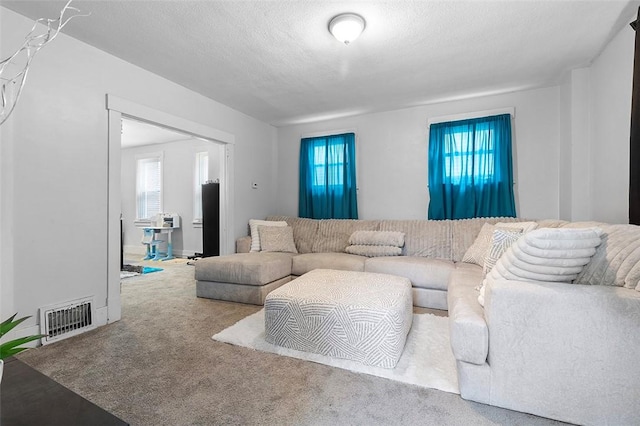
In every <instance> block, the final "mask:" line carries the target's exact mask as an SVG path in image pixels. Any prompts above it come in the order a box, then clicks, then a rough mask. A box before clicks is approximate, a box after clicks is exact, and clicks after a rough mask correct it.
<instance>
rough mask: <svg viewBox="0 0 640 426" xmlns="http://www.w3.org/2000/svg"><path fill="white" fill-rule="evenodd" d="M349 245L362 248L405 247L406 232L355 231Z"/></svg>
mask: <svg viewBox="0 0 640 426" xmlns="http://www.w3.org/2000/svg"><path fill="white" fill-rule="evenodd" d="M349 244H351V245H361V246H393V247H402V246H404V232H396V231H354V232H353V234H351V236H350V237H349Z"/></svg>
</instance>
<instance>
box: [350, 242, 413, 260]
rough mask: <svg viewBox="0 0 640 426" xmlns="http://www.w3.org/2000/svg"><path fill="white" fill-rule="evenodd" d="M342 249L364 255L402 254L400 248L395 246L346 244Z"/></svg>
mask: <svg viewBox="0 0 640 426" xmlns="http://www.w3.org/2000/svg"><path fill="white" fill-rule="evenodd" d="M344 251H345V252H347V253H349V254H357V255H359V256H366V257H381V256H400V255H401V254H402V249H401V248H400V247H396V246H370V245H361V244H352V245H350V246H347V248H346V249H344Z"/></svg>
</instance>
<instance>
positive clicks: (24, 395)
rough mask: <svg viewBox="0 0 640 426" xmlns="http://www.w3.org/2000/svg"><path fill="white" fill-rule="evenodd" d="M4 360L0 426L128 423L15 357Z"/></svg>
mask: <svg viewBox="0 0 640 426" xmlns="http://www.w3.org/2000/svg"><path fill="white" fill-rule="evenodd" d="M4 361H5V364H4V373H3V377H2V386H1V389H0V425H2V426H22V425H25V426H27V425H28V426H38V425H43V426H44V425H47V426H48V425H54V426H55V425H64V426H74V425H78V426H84V425H91V426H101V425H104V426H107V425H118V426H121V425H127V424H128V423H126V422H124V421H123V420H121V419H119V418H118V417H116V416H114V415H113V414H111V413H109V412H107V411H105V410H103V409H102V408H100V407H98V406H97V405H95V404H94V403H92V402H90V401H88V400H86V399H84V398H83V397H81V396H80V395H78V394H77V393H74V392H72V391H70V390H69V389H67V388H65V387H64V386H62V385H61V384H60V383H57V382H56V381H54V380H52V379H50V378H49V377H47V376H45V375H44V374H42V373H40V372H39V371H37V370H34V369H33V368H31V367H29V366H28V365H27V364H25V363H23V362H22V361H20V360H18V359H16V358H8V359H5V360H4Z"/></svg>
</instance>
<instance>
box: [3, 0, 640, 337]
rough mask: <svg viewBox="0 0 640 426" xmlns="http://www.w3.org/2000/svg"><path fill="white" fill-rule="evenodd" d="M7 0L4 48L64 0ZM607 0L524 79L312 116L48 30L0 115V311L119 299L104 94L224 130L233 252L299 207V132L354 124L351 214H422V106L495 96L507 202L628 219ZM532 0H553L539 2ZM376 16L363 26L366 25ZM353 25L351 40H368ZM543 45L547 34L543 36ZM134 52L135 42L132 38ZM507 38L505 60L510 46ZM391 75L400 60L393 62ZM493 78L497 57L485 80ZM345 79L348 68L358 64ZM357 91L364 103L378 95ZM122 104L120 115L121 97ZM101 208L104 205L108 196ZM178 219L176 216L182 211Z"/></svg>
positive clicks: (442, 112) (626, 74)
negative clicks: (509, 181)
mask: <svg viewBox="0 0 640 426" xmlns="http://www.w3.org/2000/svg"><path fill="white" fill-rule="evenodd" d="M5 3H6V4H5ZM11 3H12V2H4V1H2V3H0V5H2V7H1V8H0V19H1V27H0V28H1V29H0V31H1V39H2V44H1V45H0V49H1V52H2V57H7V56H9V55H10V54H11V53H12V52H13V50H14V49H15V48H16V47H17V46H20V45H21V44H22V42H23V40H24V37H25V35H26V34H27V33H29V31H30V30H31V28H32V26H33V21H34V19H37V18H40V17H53V16H56V15H57V13H59V10H60V8H61V7H58V6H61V5H62V6H63V5H64V2H62V3H61V2H56V4H55V5H54V6H52V7H49V6H47V7H46V8H45V7H44V6H42V8H41V9H40V11H37V10H36V16H30V17H26V16H23V15H21V14H19V13H17V12H15V11H14V10H17V9H19V7H20V3H21V2H16V4H14V5H12V4H11ZM25 3H33V4H36V5H37V3H36V2H25ZM78 3H79V4H81V6H79V5H78V7H79V8H80V9H82V11H83V12H84V11H87V12H89V11H90V12H91V13H92V15H91V16H90V17H87V18H80V17H78V18H76V20H75V21H71V23H70V24H69V25H70V28H72V25H73V24H74V23H75V22H77V21H78V20H81V19H86V20H93V19H96V20H99V9H98V8H99V7H107V6H105V5H99V4H96V6H95V8H94V7H93V6H92V3H91V2H85V3H81V2H78ZM568 3H572V4H573V6H571V7H573V8H574V9H573V10H574V11H575V12H576V17H575V19H576V20H577V21H580V20H581V19H583V18H580V17H579V16H580V13H582V8H583V6H582V5H581V2H568ZM603 4H604V5H606V6H602V5H603ZM608 4H609V3H608V2H601V3H600V5H599V6H597V2H596V6H594V7H596V8H597V7H605V9H606V10H607V11H610V10H613V12H608V13H599V14H600V15H601V16H600V19H602V21H601V20H599V19H597V17H596V16H594V15H597V14H598V13H596V14H593V13H591V14H589V15H588V16H589V20H587V21H586V22H581V23H580V22H566V23H565V24H566V26H565V27H564V30H565V31H567V32H571V31H572V26H574V25H575V26H576V27H577V28H576V29H575V31H577V32H580V34H583V33H585V32H591V33H596V34H597V39H596V40H595V42H594V43H595V44H594V45H592V46H589V48H588V49H586V50H585V52H586V53H585V56H584V57H582V58H577V59H576V60H578V59H579V61H577V62H576V63H575V64H574V66H572V67H570V68H567V69H565V70H564V72H562V73H557V74H554V75H553V76H551V77H550V78H549V79H548V80H547V81H545V82H544V83H541V84H540V85H539V86H537V87H532V86H526V85H524V84H518V83H519V82H513V83H512V84H511V86H510V87H509V88H505V87H503V86H500V87H498V85H497V83H496V85H495V88H493V90H491V88H490V87H477V86H474V85H473V84H472V83H466V82H460V85H459V86H460V89H459V90H458V91H457V92H456V93H449V94H442V95H441V96H440V97H434V98H429V99H427V97H425V100H424V101H423V102H417V101H415V102H414V104H413V105H408V104H402V105H398V106H397V107H390V108H386V109H385V108H379V109H377V110H375V111H369V110H367V109H362V110H358V111H355V113H354V109H353V108H351V110H350V111H345V110H339V111H323V112H322V113H323V114H321V113H320V112H318V113H317V114H315V116H316V117H319V116H324V119H322V120H313V119H311V118H308V119H305V117H303V116H296V117H291V120H290V121H286V120H282V121H279V119H275V118H273V119H264V120H261V119H257V118H254V117H252V116H251V115H249V114H247V113H244V112H241V111H238V110H236V109H234V108H232V107H230V106H227V104H226V103H225V101H224V100H218V101H216V100H213V99H211V98H209V97H206V96H205V95H203V94H201V93H198V92H197V91H194V90H189V89H188V88H186V87H187V85H186V84H184V83H183V84H178V83H175V82H172V81H170V80H169V79H168V78H165V77H161V76H160V71H158V72H157V73H154V72H153V70H151V71H149V70H146V69H144V68H142V67H141V66H138V65H134V64H133V61H127V60H124V59H121V58H118V57H117V56H115V55H114V54H111V53H108V51H109V50H108V49H105V50H100V49H97V48H95V47H93V46H92V45H90V44H88V43H85V42H83V41H80V40H78V39H76V38H73V37H70V36H68V35H66V34H61V35H60V36H59V37H58V38H57V39H56V40H55V41H53V42H52V43H51V45H50V46H47V47H46V48H45V49H43V50H42V51H41V52H39V53H38V55H37V57H36V59H35V60H34V62H33V64H32V67H31V70H30V72H29V77H28V80H27V82H26V84H25V88H24V92H23V95H22V98H21V99H20V102H19V103H18V105H17V107H16V109H15V111H14V113H13V115H12V116H11V117H10V119H9V120H7V121H6V122H5V123H4V124H3V125H2V127H1V129H0V130H1V132H2V133H1V134H0V135H1V139H2V144H1V148H0V149H1V150H2V151H1V158H2V163H1V165H0V173H1V174H0V176H1V178H0V183H1V186H0V191H1V199H2V210H1V211H0V235H1V236H2V238H1V241H2V242H1V246H0V259H2V260H1V262H2V263H1V265H2V267H1V270H0V274H1V275H0V278H1V283H2V286H1V287H2V292H1V296H2V300H1V303H0V313H1V314H2V317H3V318H5V317H8V316H9V315H11V314H12V313H14V312H19V313H20V315H30V316H32V318H31V319H30V320H28V321H27V322H25V323H24V324H23V327H21V328H20V330H18V331H19V332H20V333H21V334H25V335H26V334H34V333H39V313H38V310H39V309H40V308H41V307H43V306H47V305H51V304H55V303H59V302H61V301H66V300H74V299H78V298H81V297H85V296H87V295H92V296H94V297H95V301H96V305H97V306H96V307H97V311H96V315H97V318H96V319H97V321H96V322H97V325H105V324H107V323H113V322H116V321H118V320H119V319H120V316H121V301H120V295H119V291H116V290H117V289H119V285H120V283H119V280H118V279H115V280H114V279H113V277H112V276H111V275H110V274H111V269H112V268H113V262H112V258H113V253H114V249H116V248H117V244H113V241H114V240H113V238H114V234H115V235H116V237H115V238H117V232H116V231H115V230H116V229H117V227H116V226H115V224H116V223H117V222H114V218H116V217H117V215H119V208H115V207H114V205H117V204H119V201H120V200H119V198H112V197H117V196H115V195H113V192H114V191H115V190H114V188H112V186H113V185H112V181H111V180H110V179H111V178H112V175H113V170H112V169H111V167H112V166H113V161H111V160H112V157H111V155H112V152H111V151H110V149H111V148H110V145H109V132H110V130H111V131H112V132H113V128H114V127H112V126H113V125H114V124H113V123H111V122H110V121H109V113H108V111H110V110H108V109H107V108H105V95H110V96H112V97H117V98H119V99H126V100H129V101H130V102H131V103H132V104H134V105H136V106H142V107H144V108H149V109H153V110H154V111H160V112H162V113H164V114H167V115H170V116H171V117H178V118H179V119H181V120H184V121H188V122H189V123H198V124H200V125H203V126H206V127H207V128H209V129H214V130H217V131H219V132H222V133H224V134H227V135H232V138H231V139H230V140H229V143H228V144H227V145H232V152H231V163H230V170H229V173H230V175H229V179H228V181H229V186H230V188H232V191H231V192H230V194H229V200H230V205H231V208H232V211H231V212H230V214H229V221H228V223H227V228H228V240H227V241H226V244H224V245H223V252H224V253H232V252H233V251H234V241H235V239H236V238H239V237H243V236H245V235H247V224H248V222H249V220H250V219H257V218H259V219H263V218H265V217H267V216H268V215H272V214H283V215H290V216H296V215H297V213H298V209H297V182H298V155H299V149H298V145H299V142H300V138H301V137H303V136H306V135H312V134H317V133H321V132H331V131H340V130H353V131H355V132H356V134H357V138H358V140H357V167H358V183H359V193H358V201H359V210H360V218H362V219H424V218H426V211H427V206H428V202H429V197H428V188H427V146H428V143H427V141H428V123H429V120H431V119H434V118H438V117H448V116H452V117H453V116H458V115H460V114H466V113H474V112H485V111H494V110H499V109H503V108H513V111H514V170H515V174H514V175H515V177H516V179H515V188H516V194H517V195H516V201H517V211H518V216H519V217H523V218H536V219H543V218H555V219H565V220H572V221H577V220H598V221H603V222H609V223H627V222H628V216H627V214H628V192H627V188H628V175H629V164H628V162H629V121H630V113H629V111H630V108H629V106H630V104H631V82H632V72H633V43H634V32H633V30H631V28H630V27H629V25H628V24H629V23H630V22H631V21H633V20H634V19H635V13H636V9H637V6H638V3H637V2H612V3H611V5H612V6H608ZM37 7H38V6H34V8H37ZM326 7H327V12H326V14H328V15H332V14H333V12H334V11H335V10H334V9H340V10H342V9H343V7H342V6H340V5H335V4H334V5H329V6H326ZM354 7H355V6H354ZM469 7H471V5H469ZM475 7H478V6H477V5H476V6H475ZM540 7H541V8H544V7H552V4H551V2H549V3H541V4H540ZM611 8H612V9H611ZM32 10H33V8H32ZM243 10H244V9H243ZM50 11H53V13H51V12H50ZM598 12H601V10H598ZM585 13H586V12H585ZM542 16H544V14H542ZM467 18H468V16H467ZM523 20H524V22H526V19H523ZM603 21H605V22H606V24H602V22H603ZM536 23H538V24H539V23H540V22H539V21H536ZM326 24H327V22H324V20H323V21H322V31H323V32H326V33H327V34H326V35H327V37H330V36H331V35H330V34H329V33H328V31H326ZM95 25H101V24H99V23H98V22H96V23H95ZM302 26H303V27H304V25H302ZM373 28H374V27H373V26H371V27H370V28H368V30H369V31H371V32H372V33H373ZM534 29H535V26H534ZM167 31H171V29H168V30H167ZM366 31H367V30H365V33H363V38H362V40H361V41H362V42H363V43H366V42H367V39H366V37H365V35H366ZM536 36H541V34H537V35H536ZM425 43H428V41H426V42H425ZM363 46H367V45H361V46H360V47H358V44H357V43H356V42H354V43H353V45H351V46H347V47H346V48H347V50H344V49H343V48H345V46H341V45H339V44H337V45H336V46H335V48H336V49H338V48H341V49H343V50H341V51H340V52H339V53H337V54H336V55H335V57H334V60H336V61H339V60H345V61H347V63H348V59H345V57H347V56H346V55H349V54H350V53H351V52H350V51H349V50H348V49H351V51H353V52H358V50H356V49H364V48H365V47H363ZM546 47H547V48H548V49H549V51H550V52H551V51H552V50H553V45H549V46H546ZM113 49H115V47H113ZM141 49H142V48H141ZM370 49H371V47H370ZM137 53H138V54H139V55H141V56H144V55H145V54H146V53H145V51H144V50H140V51H138V52H137ZM365 53H366V52H365ZM509 54H510V58H511V61H512V62H514V67H515V66H516V64H515V63H516V62H517V61H518V55H519V52H518V53H514V52H510V53H509ZM360 55H363V53H362V51H360ZM368 55H369V56H368ZM368 55H364V57H369V58H370V57H371V56H373V57H375V54H373V53H369V54H368ZM369 60H371V59H369ZM167 62H168V63H169V64H170V65H171V66H173V67H177V68H190V67H188V66H186V65H184V64H181V63H174V62H172V61H171V59H169V60H167ZM191 71H192V72H194V73H197V74H205V75H206V74H208V73H209V72H208V71H206V70H199V69H191ZM539 71H540V73H543V71H544V70H539ZM167 72H169V71H167ZM254 72H257V71H255V70H254ZM398 78H399V79H401V78H408V76H402V75H401V74H400V75H399V76H398ZM500 79H501V76H500V73H499V72H498V71H496V77H495V80H496V82H499V81H500ZM350 82H351V83H352V84H354V85H357V84H358V80H357V79H354V80H350ZM286 94H287V88H286V87H282V94H281V96H282V97H285V96H286ZM366 99H369V100H370V101H371V102H372V103H373V102H374V101H375V100H376V99H373V98H372V97H371V98H369V97H367V98H366ZM267 101H268V100H261V101H260V102H264V103H265V104H268V102H267ZM256 102H258V101H256ZM144 108H143V109H144ZM273 109H274V110H275V109H277V108H275V107H274V108H273ZM111 111H115V110H111ZM119 112H120V113H124V114H125V115H126V114H127V113H131V110H127V111H119ZM131 115H135V114H133V113H131ZM304 115H309V116H310V115H311V114H306V113H305V114H304ZM595 117H597V119H595ZM116 128H117V126H116ZM34 171H37V173H34ZM253 182H257V183H258V184H259V185H258V188H257V189H253V188H252V183H253ZM43 206H44V208H43ZM114 208H115V211H116V212H117V215H114V214H113V212H112V210H111V209H114ZM186 219H187V220H186V222H187V223H189V222H190V219H191V218H186ZM185 249H186V250H188V249H190V248H188V247H185ZM194 251H195V250H194ZM76 253H81V255H80V256H78V255H77V254H76ZM115 253H116V255H117V250H116V251H115ZM108 259H111V260H108ZM110 268H111V269H110ZM211 334H212V333H211ZM209 337H210V336H209Z"/></svg>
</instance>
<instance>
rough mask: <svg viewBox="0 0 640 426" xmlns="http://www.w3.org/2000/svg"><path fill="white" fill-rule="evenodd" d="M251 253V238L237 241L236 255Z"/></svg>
mask: <svg viewBox="0 0 640 426" xmlns="http://www.w3.org/2000/svg"><path fill="white" fill-rule="evenodd" d="M250 251H251V236H250V235H247V236H246V237H241V238H238V239H237V240H236V253H249V252H250Z"/></svg>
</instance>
